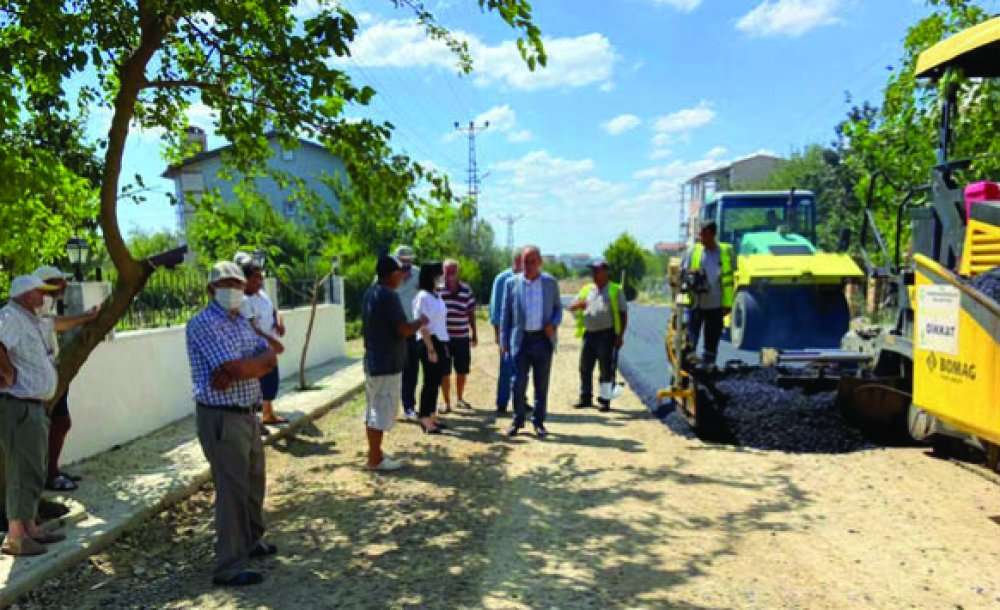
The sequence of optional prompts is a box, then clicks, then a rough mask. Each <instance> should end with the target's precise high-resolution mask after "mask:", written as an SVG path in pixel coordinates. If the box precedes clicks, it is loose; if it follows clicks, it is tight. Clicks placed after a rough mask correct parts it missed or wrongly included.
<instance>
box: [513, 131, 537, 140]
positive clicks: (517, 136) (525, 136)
mask: <svg viewBox="0 0 1000 610" xmlns="http://www.w3.org/2000/svg"><path fill="white" fill-rule="evenodd" d="M534 137H535V134H533V133H531V131H530V130H528V129H520V130H518V131H514V132H511V134H510V135H508V136H507V139H508V140H509V141H511V142H529V141H531V140H532V139H534Z"/></svg>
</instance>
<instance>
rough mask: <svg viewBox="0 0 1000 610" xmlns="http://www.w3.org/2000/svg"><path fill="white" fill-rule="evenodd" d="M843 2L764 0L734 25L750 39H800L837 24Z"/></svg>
mask: <svg viewBox="0 0 1000 610" xmlns="http://www.w3.org/2000/svg"><path fill="white" fill-rule="evenodd" d="M843 5H844V2H843V0H764V2H761V3H760V4H758V5H757V6H756V7H755V8H754V9H753V10H751V11H750V12H749V13H747V14H746V15H743V16H742V17H740V19H739V21H737V22H736V28H737V29H739V30H740V31H743V32H745V33H747V34H750V35H751V36H760V37H766V36H790V37H797V36H802V35H803V34H805V33H806V32H808V31H810V30H813V29H815V28H818V27H822V26H826V25H832V24H834V23H838V22H839V21H840V18H839V17H838V16H837V12H838V11H839V10H840V9H841V8H842V7H843Z"/></svg>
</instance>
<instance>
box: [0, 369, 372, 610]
mask: <svg viewBox="0 0 1000 610" xmlns="http://www.w3.org/2000/svg"><path fill="white" fill-rule="evenodd" d="M360 366H361V365H360V364H354V365H351V366H349V367H346V368H344V369H342V370H341V371H338V373H347V374H350V372H351V371H352V369H354V368H355V367H357V368H360ZM363 389H364V382H363V381H362V382H357V383H352V384H350V385H348V386H347V387H345V388H340V389H331V391H332V392H333V393H334V395H333V396H332V397H331V398H330V399H329V400H326V401H324V402H323V403H321V404H320V405H318V406H316V407H315V408H313V409H311V410H310V411H308V412H306V413H303V414H302V415H301V416H300V417H297V418H295V419H294V420H292V421H291V422H290V423H289V424H288V425H287V426H285V427H283V428H281V429H278V430H276V431H272V432H271V434H270V435H269V436H268V437H267V438H266V439H264V444H265V445H267V446H271V445H274V444H275V443H276V442H277V441H279V440H283V439H286V438H288V437H290V436H292V435H294V434H295V433H296V432H297V431H298V430H299V429H301V428H302V427H304V426H305V425H307V424H309V423H310V422H314V421H316V420H317V419H319V418H320V417H323V416H324V415H326V414H328V413H329V412H330V411H332V410H333V409H335V408H337V407H339V406H341V405H343V404H345V403H346V402H348V401H350V400H352V399H353V398H354V397H355V396H357V395H358V394H360V393H361V391H362V390H363ZM317 391H321V390H317ZM299 394H301V392H299ZM280 400H281V399H280V398H279V401H280ZM279 405H280V402H279ZM209 481H211V471H210V469H209V468H208V466H207V464H206V466H205V467H204V468H203V469H202V470H200V471H199V472H197V473H196V474H194V475H193V476H192V477H191V479H190V480H189V481H188V482H186V483H185V484H183V485H181V486H180V487H178V488H175V489H170V490H167V491H166V492H165V493H164V494H163V496H162V497H160V499H159V500H157V501H156V502H154V503H153V504H150V505H147V506H141V507H138V508H136V509H135V510H133V511H132V512H130V514H129V515H128V516H127V517H125V518H124V519H122V520H120V521H118V522H117V523H108V527H107V529H105V530H103V531H100V532H98V533H95V534H92V535H88V536H87V537H86V539H84V540H78V541H77V540H68V541H67V543H68V544H70V545H75V548H71V549H69V550H64V549H60V553H59V555H58V557H55V558H53V559H52V560H50V561H48V562H45V563H43V564H39V566H38V568H37V569H35V570H29V571H28V572H27V573H23V574H21V575H20V576H19V577H18V578H15V579H14V580H13V582H8V583H7V584H6V586H4V587H3V588H2V589H0V608H7V607H9V606H10V605H12V604H13V603H14V602H16V601H17V598H19V597H21V596H22V595H24V594H26V593H28V592H30V591H31V590H32V589H33V588H34V587H36V586H38V585H39V584H41V583H43V582H44V581H46V580H48V579H50V578H52V577H54V576H58V575H59V574H61V573H63V572H65V571H66V570H68V569H69V568H72V567H73V566H75V565H76V564H78V563H80V562H81V561H83V560H85V559H87V558H88V557H90V556H91V555H94V554H96V553H98V552H100V551H101V550H103V549H105V548H107V547H108V546H110V545H111V544H112V543H114V542H115V541H116V540H117V539H118V538H120V537H121V536H122V535H123V534H125V533H127V532H128V531H129V530H131V529H132V528H134V527H136V526H138V525H140V524H141V523H142V522H144V521H146V520H147V519H149V518H150V517H152V516H154V515H156V514H158V513H160V512H163V511H164V510H166V509H167V508H169V507H170V506H172V505H174V504H176V503H178V502H180V501H182V500H184V499H186V498H188V497H190V496H191V495H193V494H194V493H195V492H196V491H197V490H198V489H200V488H201V487H202V486H203V485H205V484H206V483H208V482H209ZM89 516H90V515H88V514H87V513H86V512H85V510H83V507H82V505H78V506H74V507H72V509H71V512H70V513H69V514H68V515H66V516H65V517H63V518H62V519H60V520H59V521H60V524H61V525H65V524H70V523H79V522H84V521H87V519H88V517H89ZM50 527H51V526H50ZM67 543H63V544H67Z"/></svg>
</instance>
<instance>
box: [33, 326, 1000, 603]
mask: <svg viewBox="0 0 1000 610" xmlns="http://www.w3.org/2000/svg"><path fill="white" fill-rule="evenodd" d="M562 339H563V341H562V346H561V350H560V352H559V354H558V356H557V361H556V365H555V368H554V373H553V388H552V392H551V403H552V415H551V418H550V422H549V429H550V432H551V435H550V438H549V439H548V440H545V441H539V440H537V439H535V438H534V436H533V435H530V434H527V435H523V436H520V437H517V438H515V439H513V440H509V439H506V438H505V437H503V436H502V435H501V434H500V430H501V428H500V426H503V425H506V423H507V420H500V422H499V423H498V424H495V425H494V424H492V423H491V422H490V420H489V417H488V415H489V413H490V411H491V409H492V401H493V387H494V383H495V370H496V354H495V351H494V349H493V347H492V346H484V347H481V348H479V349H478V350H476V353H475V363H474V370H473V375H474V377H473V381H472V390H471V394H470V398H471V401H472V402H473V404H475V405H476V411H475V412H474V413H471V414H461V415H456V416H451V417H450V418H448V419H449V421H450V422H451V423H452V424H453V429H452V431H451V433H450V434H448V435H447V436H441V437H432V436H425V435H423V434H420V432H419V430H418V429H417V428H416V426H414V425H412V424H405V423H403V424H400V425H399V426H397V428H396V429H395V430H394V431H393V432H392V433H391V435H390V441H389V450H390V451H392V452H393V453H394V454H395V455H396V456H397V457H401V458H403V459H405V460H406V461H407V462H408V464H409V467H408V468H407V469H406V470H405V471H403V472H401V473H399V474H395V475H391V476H376V475H372V474H369V473H367V472H365V471H364V470H363V469H362V467H361V465H362V462H363V431H362V427H361V423H360V412H361V407H362V405H361V403H359V402H357V401H356V402H354V403H352V404H351V405H349V406H347V407H345V408H344V409H342V410H340V411H337V412H334V413H332V414H331V415H329V416H327V417H325V418H324V419H322V420H320V421H319V422H318V423H317V426H316V427H315V428H313V429H312V430H310V431H308V432H307V433H306V434H305V435H302V436H300V437H299V438H298V439H297V440H295V441H293V442H291V443H289V444H288V445H287V446H284V447H281V448H278V449H277V450H273V451H270V452H269V455H268V460H269V464H268V470H269V485H270V488H269V499H268V510H269V514H270V519H271V523H272V530H271V540H272V541H273V542H275V543H277V544H278V545H279V547H280V548H281V555H280V556H279V558H278V559H276V560H272V561H270V562H263V563H262V568H263V569H264V570H265V571H266V572H267V574H268V581H267V582H266V583H265V584H264V585H262V586H260V587H256V588H252V589H247V590H242V591H224V590H218V589H213V588H211V587H209V586H208V580H209V570H210V564H211V544H212V531H211V527H210V526H211V521H210V520H211V492H210V490H207V491H204V492H202V493H200V494H199V495H197V496H195V497H194V498H192V499H191V500H190V501H188V502H185V503H184V504H182V505H180V506H178V507H176V508H175V509H174V510H171V511H169V512H167V513H165V514H163V515H161V516H159V517H157V518H156V519H154V520H152V521H150V522H149V523H148V524H147V526H146V527H144V528H143V529H142V531H140V532H136V533H134V534H132V535H130V536H129V537H128V538H126V539H125V540H123V541H122V542H121V543H119V544H117V545H115V546H114V547H113V548H111V549H110V550H109V551H108V552H106V553H102V554H100V555H98V556H95V557H94V558H93V559H92V561H91V562H90V563H89V564H87V565H84V566H81V567H79V568H77V569H75V570H73V571H71V572H70V573H68V574H67V575H66V576H65V577H64V578H63V579H61V581H60V582H56V583H52V584H51V585H50V586H48V587H46V588H45V589H43V590H40V591H38V592H37V593H35V594H33V596H32V597H31V599H27V600H24V601H23V602H22V603H21V604H20V606H21V607H22V608H41V607H46V608H57V607H66V608H70V607H72V608H81V607H102V608H104V607H157V608H158V607H200V608H205V607H234V606H237V607H274V608H334V607H336V608H478V607H486V608H562V609H571V608H573V609H575V608H610V607H622V608H670V607H676V608H906V607H913V608H957V607H961V608H986V607H996V606H997V605H1000V571H998V570H997V566H1000V488H998V487H997V486H996V485H994V484H993V483H991V482H989V481H987V480H985V479H984V478H982V477H980V476H977V475H976V474H975V473H973V472H969V471H967V470H964V469H961V468H958V467H956V466H955V465H954V464H951V463H948V462H942V461H937V460H934V459H931V458H929V457H927V456H926V455H925V454H924V451H922V450H920V449H876V450H866V451H860V452H854V453H847V454H840V455H823V454H808V455H793V454H783V453H773V452H761V451H753V450H741V449H737V448H733V447H727V446H712V445H706V444H703V443H702V442H700V441H698V440H696V439H690V438H685V437H683V436H680V435H677V434H674V433H673V432H671V431H670V430H668V429H667V428H666V427H664V426H663V425H661V424H660V423H659V422H657V421H655V420H653V419H651V418H650V417H649V416H648V415H647V411H646V409H645V408H644V407H643V406H642V404H641V403H640V402H639V400H638V398H637V397H636V396H635V395H634V394H632V393H631V392H629V393H627V394H626V395H625V396H624V397H623V398H622V399H621V400H619V401H618V402H617V404H616V405H615V410H614V412H612V413H610V414H607V415H605V414H601V413H598V412H596V411H593V410H588V411H583V412H577V411H574V410H573V409H572V408H570V406H569V405H570V403H571V402H572V401H573V399H574V398H575V394H576V391H577V387H578V380H577V373H576V361H577V357H578V355H579V346H578V344H577V343H576V341H575V339H574V338H573V337H572V336H571V333H570V332H569V331H568V329H564V332H563V337H562Z"/></svg>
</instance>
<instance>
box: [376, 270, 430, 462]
mask: <svg viewBox="0 0 1000 610" xmlns="http://www.w3.org/2000/svg"><path fill="white" fill-rule="evenodd" d="M375 272H376V275H377V277H378V281H377V282H376V283H375V284H372V285H371V286H370V287H369V288H368V290H366V291H365V295H364V299H363V300H362V305H361V325H362V334H363V335H364V339H365V363H364V364H365V397H366V399H367V407H366V409H365V433H366V435H367V437H368V468H369V470H374V471H379V472H388V471H392V470H398V469H399V468H401V467H402V466H403V465H402V463H400V462H398V461H396V460H394V459H392V458H391V457H389V456H388V455H385V454H384V453H383V451H382V438H383V436H384V435H385V433H386V432H388V431H389V430H391V429H392V427H393V424H394V423H395V421H396V415H397V413H398V412H399V402H400V393H401V391H402V383H403V379H402V376H403V367H404V365H405V364H406V344H407V343H408V342H409V338H410V337H412V336H413V335H414V334H415V333H416V332H417V330H418V329H420V327H421V325H422V322H421V321H419V320H418V321H415V322H410V321H409V320H408V319H407V316H406V312H404V311H403V304H402V303H401V302H400V298H399V294H398V292H397V291H398V289H399V284H400V282H402V280H403V269H402V266H401V265H400V264H399V261H398V260H396V259H395V258H394V257H391V256H383V257H381V258H379V260H378V263H377V264H376V268H375Z"/></svg>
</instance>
